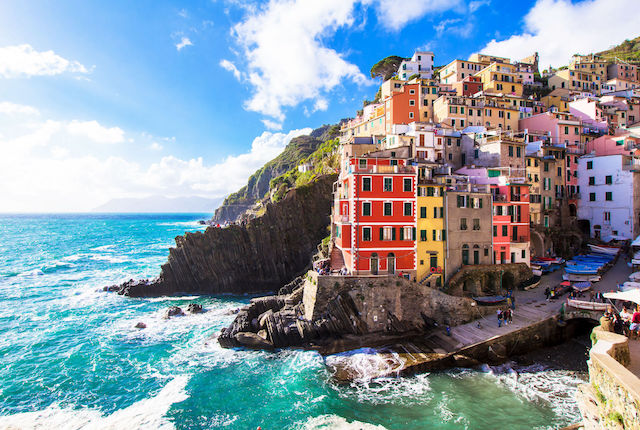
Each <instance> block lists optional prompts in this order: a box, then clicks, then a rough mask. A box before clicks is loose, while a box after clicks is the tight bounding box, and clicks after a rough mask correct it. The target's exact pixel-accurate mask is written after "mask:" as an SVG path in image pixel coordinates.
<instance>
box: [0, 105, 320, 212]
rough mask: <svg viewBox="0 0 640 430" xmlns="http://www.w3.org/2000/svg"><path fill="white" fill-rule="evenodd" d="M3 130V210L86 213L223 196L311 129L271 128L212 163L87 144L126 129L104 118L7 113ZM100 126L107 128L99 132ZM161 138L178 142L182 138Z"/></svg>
mask: <svg viewBox="0 0 640 430" xmlns="http://www.w3.org/2000/svg"><path fill="white" fill-rule="evenodd" d="M71 124H73V126H71ZM87 124H89V126H87ZM95 124H98V127H96V126H95ZM0 129H2V130H3V134H5V135H4V136H0V211H15V212H20V211H40V212H42V211H62V212H67V211H85V210H90V209H92V208H94V207H97V206H99V205H101V204H103V203H105V202H106V201H108V200H110V199H113V198H119V197H144V196H148V195H158V194H161V195H165V196H184V195H189V196H191V195H199V196H202V197H210V198H213V197H222V196H224V195H227V194H229V193H230V192H233V191H236V190H237V189H239V188H240V187H242V186H243V185H244V184H245V183H246V180H247V178H248V177H249V176H250V175H251V174H252V173H253V172H254V171H255V170H257V169H258V168H259V167H261V166H262V165H263V164H264V163H265V162H267V161H269V160H270V159H272V158H273V157H275V156H276V155H277V154H279V153H280V152H281V151H282V150H283V149H284V147H285V146H286V145H287V143H289V141H290V140H291V139H292V138H293V137H295V136H299V135H301V134H308V133H310V132H311V129H309V128H306V129H301V130H293V131H291V132H289V133H272V132H264V133H262V134H261V135H260V136H258V137H256V138H255V139H254V141H253V143H252V145H251V149H250V150H248V151H247V152H245V153H241V154H238V155H233V156H228V157H226V158H225V159H222V160H220V161H219V162H217V163H213V164H211V163H206V162H205V161H204V160H203V159H202V158H193V159H187V160H183V159H180V158H178V157H175V156H171V155H169V156H164V157H161V158H159V159H157V160H156V161H153V162H151V163H147V162H144V161H137V160H135V161H134V160H131V159H128V158H127V156H125V155H122V154H120V155H113V154H112V155H103V154H104V152H103V151H102V150H101V148H104V147H103V146H95V145H94V146H91V145H86V144H85V142H86V139H87V137H89V136H87V134H88V135H91V137H92V138H93V139H98V140H100V139H102V140H103V141H104V139H107V140H108V139H111V140H115V139H116V136H119V132H118V133H114V134H113V135H109V134H108V133H107V134H106V135H102V134H100V133H103V132H104V130H114V129H116V130H121V129H120V128H119V127H112V128H111V129H109V128H105V127H102V126H100V125H99V123H98V122H97V121H77V120H75V121H54V120H45V121H39V122H33V120H32V119H30V118H24V119H22V120H21V121H16V120H15V117H12V118H9V117H2V116H0ZM96 130H100V131H99V132H97V133H99V134H97V135H96V134H95V133H96ZM5 132H6V133H5ZM76 132H77V133H78V134H76ZM123 133H124V132H123ZM126 135H127V136H129V135H130V134H129V133H126ZM105 136H109V137H108V138H106V137H105ZM157 140H158V139H156V138H153V136H151V135H149V134H143V135H138V136H137V138H136V139H135V141H136V144H144V145H145V146H149V147H151V146H153V144H154V143H158V142H157ZM160 141H161V142H165V141H166V142H173V141H174V138H166V139H162V140H160ZM160 146H162V145H160ZM116 148H117V147H116ZM114 151H115V150H114ZM121 152H122V151H121ZM123 153H124V152H123Z"/></svg>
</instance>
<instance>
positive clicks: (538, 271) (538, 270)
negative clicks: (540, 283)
mask: <svg viewBox="0 0 640 430" xmlns="http://www.w3.org/2000/svg"><path fill="white" fill-rule="evenodd" d="M531 273H533V274H534V275H535V276H542V270H540V269H531Z"/></svg>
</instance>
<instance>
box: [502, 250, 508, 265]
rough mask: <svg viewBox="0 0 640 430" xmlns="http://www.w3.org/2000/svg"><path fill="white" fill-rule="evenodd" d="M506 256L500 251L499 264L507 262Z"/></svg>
mask: <svg viewBox="0 0 640 430" xmlns="http://www.w3.org/2000/svg"><path fill="white" fill-rule="evenodd" d="M506 258H507V256H506V255H505V253H504V252H501V253H500V264H505V263H506V262H507V261H506Z"/></svg>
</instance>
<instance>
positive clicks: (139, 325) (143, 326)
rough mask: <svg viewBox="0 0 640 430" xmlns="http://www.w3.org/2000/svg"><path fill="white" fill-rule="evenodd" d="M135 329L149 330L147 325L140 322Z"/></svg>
mask: <svg viewBox="0 0 640 430" xmlns="http://www.w3.org/2000/svg"><path fill="white" fill-rule="evenodd" d="M134 327H135V328H147V325H146V324H145V323H143V322H142V321H140V322H139V323H138V324H136V325H135V326H134Z"/></svg>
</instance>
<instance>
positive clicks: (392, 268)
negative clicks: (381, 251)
mask: <svg viewBox="0 0 640 430" xmlns="http://www.w3.org/2000/svg"><path fill="white" fill-rule="evenodd" d="M387 269H388V272H389V274H390V275H393V274H394V273H396V256H395V255H393V252H390V253H389V255H387Z"/></svg>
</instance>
